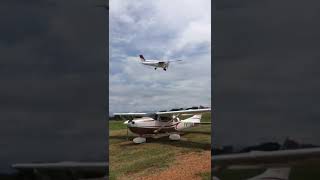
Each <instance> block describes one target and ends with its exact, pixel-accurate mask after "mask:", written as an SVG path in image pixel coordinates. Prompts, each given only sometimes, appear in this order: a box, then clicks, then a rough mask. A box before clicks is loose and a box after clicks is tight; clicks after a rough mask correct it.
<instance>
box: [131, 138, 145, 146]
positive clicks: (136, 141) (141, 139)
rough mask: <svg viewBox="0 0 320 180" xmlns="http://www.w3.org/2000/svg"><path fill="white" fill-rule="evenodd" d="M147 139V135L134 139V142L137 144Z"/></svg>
mask: <svg viewBox="0 0 320 180" xmlns="http://www.w3.org/2000/svg"><path fill="white" fill-rule="evenodd" d="M146 141H147V139H146V138H145V137H136V138H134V139H133V142H134V143H136V144H141V143H145V142H146Z"/></svg>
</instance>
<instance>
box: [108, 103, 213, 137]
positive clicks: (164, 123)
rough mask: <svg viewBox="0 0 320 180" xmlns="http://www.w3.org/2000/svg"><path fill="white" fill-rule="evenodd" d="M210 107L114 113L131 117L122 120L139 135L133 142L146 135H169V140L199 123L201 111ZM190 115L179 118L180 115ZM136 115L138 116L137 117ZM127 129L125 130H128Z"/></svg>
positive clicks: (207, 110) (206, 110)
mask: <svg viewBox="0 0 320 180" xmlns="http://www.w3.org/2000/svg"><path fill="white" fill-rule="evenodd" d="M210 111H211V109H210V108H208V109H191V110H180V111H168V112H155V113H152V114H148V113H115V114H114V115H118V116H120V117H124V116H126V117H131V119H130V120H126V121H125V122H124V124H125V125H127V127H128V129H129V130H130V131H131V132H132V133H134V134H137V135H138V136H139V137H136V138H134V139H133V142H134V143H144V142H146V138H147V137H152V138H159V137H163V136H169V139H170V140H180V135H179V132H180V131H181V130H184V129H187V128H191V127H194V126H197V125H200V124H208V123H201V122H200V120H201V113H204V112H210ZM187 115H188V116H191V117H189V118H186V119H183V120H180V117H181V116H187ZM137 117H138V118H137ZM128 129H127V130H128ZM127 133H128V131H127Z"/></svg>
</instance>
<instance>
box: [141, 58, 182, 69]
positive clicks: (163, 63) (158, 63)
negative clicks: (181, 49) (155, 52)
mask: <svg viewBox="0 0 320 180" xmlns="http://www.w3.org/2000/svg"><path fill="white" fill-rule="evenodd" d="M139 57H140V60H141V63H142V64H144V65H147V66H153V67H154V70H156V69H157V68H163V70H165V71H166V70H167V68H168V67H169V63H170V62H177V61H182V60H153V59H149V60H147V59H145V58H144V57H143V55H139Z"/></svg>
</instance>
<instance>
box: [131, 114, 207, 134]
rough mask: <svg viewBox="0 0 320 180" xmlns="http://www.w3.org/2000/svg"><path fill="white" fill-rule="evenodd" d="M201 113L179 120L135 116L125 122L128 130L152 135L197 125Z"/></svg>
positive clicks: (173, 131)
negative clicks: (135, 117)
mask: <svg viewBox="0 0 320 180" xmlns="http://www.w3.org/2000/svg"><path fill="white" fill-rule="evenodd" d="M200 118H201V115H195V116H192V117H190V118H187V119H184V120H181V121H180V120H179V121H167V122H166V121H160V120H155V119H153V118H151V117H144V118H137V119H134V120H132V121H126V122H125V124H126V125H127V126H128V128H129V130H130V131H131V132H132V133H134V134H137V135H139V136H150V135H151V136H152V135H156V134H170V133H175V132H176V133H177V132H179V131H181V130H184V129H187V128H191V127H194V126H197V125H198V124H197V122H200Z"/></svg>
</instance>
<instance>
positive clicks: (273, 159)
mask: <svg viewBox="0 0 320 180" xmlns="http://www.w3.org/2000/svg"><path fill="white" fill-rule="evenodd" d="M211 158H212V163H213V165H214V166H213V172H219V171H221V170H222V169H226V168H228V169H231V168H232V167H233V168H234V169H235V168H236V167H237V169H252V168H256V169H262V168H265V169H266V170H265V171H264V172H263V173H261V174H259V175H257V176H254V177H251V178H250V177H249V179H247V180H289V177H290V171H291V166H292V165H297V164H300V163H306V162H308V161H311V162H312V161H314V160H318V161H319V160H320V148H306V149H294V150H278V151H251V152H248V153H234V154H222V155H212V157H211ZM212 179H213V180H219V178H218V177H217V176H213V177H212Z"/></svg>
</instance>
